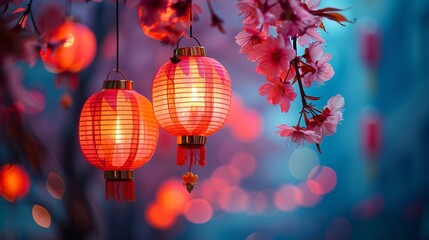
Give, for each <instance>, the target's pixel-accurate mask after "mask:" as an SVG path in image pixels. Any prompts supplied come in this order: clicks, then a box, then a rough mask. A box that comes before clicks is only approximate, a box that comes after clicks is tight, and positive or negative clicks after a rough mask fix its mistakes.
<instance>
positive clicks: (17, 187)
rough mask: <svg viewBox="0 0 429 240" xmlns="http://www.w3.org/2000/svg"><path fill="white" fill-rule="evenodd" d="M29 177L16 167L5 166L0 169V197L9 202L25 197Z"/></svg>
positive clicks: (23, 170)
mask: <svg viewBox="0 0 429 240" xmlns="http://www.w3.org/2000/svg"><path fill="white" fill-rule="evenodd" d="M30 184H31V181H30V176H29V175H28V173H27V171H26V170H25V169H24V168H23V167H20V166H18V165H12V164H6V165H3V166H2V167H1V168H0V195H1V196H2V197H3V198H4V199H6V200H7V201H9V202H14V201H15V199H21V198H24V197H25V196H27V194H28V191H29V190H30Z"/></svg>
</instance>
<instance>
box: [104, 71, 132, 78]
mask: <svg viewBox="0 0 429 240" xmlns="http://www.w3.org/2000/svg"><path fill="white" fill-rule="evenodd" d="M114 72H115V73H119V74H121V75H122V77H124V80H128V78H127V76H125V74H124V73H123V72H122V71H121V70H119V69H117V68H115V69H113V70H111V71H110V72H109V74H107V77H106V80H109V77H110V74H112V73H114Z"/></svg>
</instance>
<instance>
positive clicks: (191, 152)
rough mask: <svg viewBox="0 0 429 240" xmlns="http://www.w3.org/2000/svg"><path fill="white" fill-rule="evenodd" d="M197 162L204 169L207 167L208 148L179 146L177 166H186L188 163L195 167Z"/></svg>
mask: <svg viewBox="0 0 429 240" xmlns="http://www.w3.org/2000/svg"><path fill="white" fill-rule="evenodd" d="M197 161H198V164H199V165H200V166H202V167H204V166H205V165H206V148H205V147H204V146H192V147H189V146H181V145H179V146H177V159H176V163H177V165H179V166H184V165H185V164H186V163H187V162H190V163H191V164H192V165H195V164H196V162H197Z"/></svg>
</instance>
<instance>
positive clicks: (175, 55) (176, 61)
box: [170, 35, 201, 64]
mask: <svg viewBox="0 0 429 240" xmlns="http://www.w3.org/2000/svg"><path fill="white" fill-rule="evenodd" d="M184 37H186V36H185V35H183V36H181V37H180V38H179V40H178V41H177V45H176V49H174V51H173V56H172V57H171V58H170V60H171V62H172V63H173V64H177V63H179V62H180V61H182V60H181V59H180V58H179V57H178V56H177V49H179V44H180V41H181V40H182V39H183V38H184ZM189 38H192V39H194V40H195V41H196V42H197V43H198V46H200V47H201V43H200V41H198V39H197V38H196V37H194V36H192V35H190V36H189Z"/></svg>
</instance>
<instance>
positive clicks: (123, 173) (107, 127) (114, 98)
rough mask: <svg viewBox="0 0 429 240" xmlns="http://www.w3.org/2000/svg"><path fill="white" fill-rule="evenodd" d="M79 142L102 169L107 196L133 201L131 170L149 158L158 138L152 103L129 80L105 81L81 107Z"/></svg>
mask: <svg viewBox="0 0 429 240" xmlns="http://www.w3.org/2000/svg"><path fill="white" fill-rule="evenodd" d="M108 78H109V77H107V79H108ZM124 78H125V79H126V77H125V76H124ZM79 142H80V147H81V150H82V152H83V155H84V156H85V158H86V159H87V160H88V162H89V163H90V164H92V165H94V166H95V167H97V168H100V169H102V170H103V171H104V178H105V180H106V200H109V198H110V197H112V198H113V199H115V200H116V201H120V200H121V196H122V198H123V200H125V201H133V200H134V181H133V179H134V171H133V170H134V169H135V168H138V167H141V166H142V165H144V164H146V163H147V162H148V161H149V160H150V158H151V157H152V155H153V153H154V151H155V148H156V145H157V142H158V124H157V122H156V120H155V117H154V114H153V110H152V105H151V103H150V102H149V100H147V99H146V98H145V97H144V96H142V95H140V94H138V93H137V92H135V91H134V90H133V82H132V81H129V80H106V81H104V84H103V90H102V91H101V92H98V93H95V94H93V95H92V96H91V97H90V98H89V99H88V100H87V101H86V103H85V105H84V106H83V108H82V112H81V115H80V120H79Z"/></svg>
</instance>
